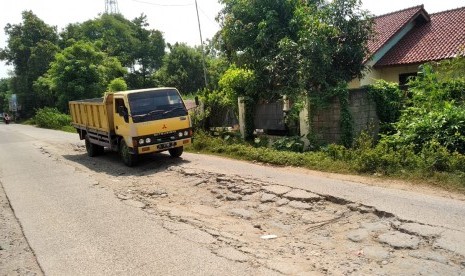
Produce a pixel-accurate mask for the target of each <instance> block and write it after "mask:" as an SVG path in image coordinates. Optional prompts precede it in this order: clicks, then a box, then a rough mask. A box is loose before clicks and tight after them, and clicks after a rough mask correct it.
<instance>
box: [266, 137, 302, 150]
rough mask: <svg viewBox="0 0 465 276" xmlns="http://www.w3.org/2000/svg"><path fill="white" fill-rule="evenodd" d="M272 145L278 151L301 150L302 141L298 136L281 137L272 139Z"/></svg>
mask: <svg viewBox="0 0 465 276" xmlns="http://www.w3.org/2000/svg"><path fill="white" fill-rule="evenodd" d="M272 147H273V148H274V149H276V150H280V151H293V152H303V150H304V142H303V141H302V139H300V137H299V136H293V137H283V138H280V139H278V140H276V141H274V142H273V144H272Z"/></svg>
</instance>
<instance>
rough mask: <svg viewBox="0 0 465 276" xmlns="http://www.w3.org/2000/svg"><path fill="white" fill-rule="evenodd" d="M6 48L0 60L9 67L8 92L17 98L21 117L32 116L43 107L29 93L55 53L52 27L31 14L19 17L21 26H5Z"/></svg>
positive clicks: (55, 47) (30, 12)
mask: <svg viewBox="0 0 465 276" xmlns="http://www.w3.org/2000/svg"><path fill="white" fill-rule="evenodd" d="M5 33H6V35H7V37H8V38H7V47H6V48H4V49H0V60H4V61H6V62H7V64H10V65H13V67H14V74H15V75H14V76H13V78H12V80H11V83H10V85H11V87H10V89H11V91H12V93H13V94H17V97H18V103H19V104H20V105H21V106H22V113H23V115H24V116H32V114H33V112H34V109H35V108H38V107H41V106H43V103H42V102H41V101H39V99H38V97H37V95H36V94H35V93H34V92H33V89H32V86H33V81H34V80H36V79H37V78H38V77H39V76H41V75H42V74H44V73H45V72H46V71H47V69H48V66H49V63H50V61H52V60H53V57H54V55H55V53H56V52H57V51H58V47H57V46H56V44H57V42H58V35H57V31H56V27H52V26H49V25H47V24H45V23H44V22H43V21H42V20H41V19H39V18H38V17H37V16H36V15H35V14H34V13H32V11H24V12H23V13H22V22H21V23H20V24H17V25H11V24H7V25H6V27H5Z"/></svg>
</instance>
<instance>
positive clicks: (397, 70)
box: [349, 64, 419, 89]
mask: <svg viewBox="0 0 465 276" xmlns="http://www.w3.org/2000/svg"><path fill="white" fill-rule="evenodd" d="M418 66H419V64H414V65H406V66H395V67H386V68H372V69H371V70H370V71H369V72H367V73H366V75H365V76H364V77H363V78H362V79H355V80H352V81H351V82H350V83H349V89H356V88H360V87H363V86H365V85H370V84H373V83H375V81H376V80H379V79H382V80H385V81H389V82H396V83H399V75H400V74H406V73H415V72H418Z"/></svg>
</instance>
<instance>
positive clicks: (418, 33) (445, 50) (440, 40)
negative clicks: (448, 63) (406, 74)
mask: <svg viewBox="0 0 465 276" xmlns="http://www.w3.org/2000/svg"><path fill="white" fill-rule="evenodd" d="M430 18H431V21H430V22H427V23H424V24H419V25H418V26H416V27H415V28H414V29H412V30H411V31H410V32H409V33H408V34H407V35H406V36H404V38H403V39H401V40H400V41H399V43H397V44H396V45H395V46H394V47H393V48H392V49H391V50H390V51H389V52H388V53H387V54H386V55H384V57H383V58H381V60H379V61H378V63H376V65H375V66H387V65H402V64H414V63H423V62H427V61H433V60H441V59H447V58H452V57H454V56H455V55H457V53H458V52H459V49H460V47H465V7H462V8H458V9H454V10H449V11H444V12H440V13H435V14H431V15H430Z"/></svg>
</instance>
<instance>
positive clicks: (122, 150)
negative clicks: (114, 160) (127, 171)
mask: <svg viewBox="0 0 465 276" xmlns="http://www.w3.org/2000/svg"><path fill="white" fill-rule="evenodd" d="M119 154H120V156H121V159H123V163H124V164H125V165H126V166H128V167H132V166H134V165H135V164H136V162H137V156H136V155H134V154H131V153H130V152H129V148H128V146H127V145H126V142H124V141H121V142H120V143H119Z"/></svg>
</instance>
